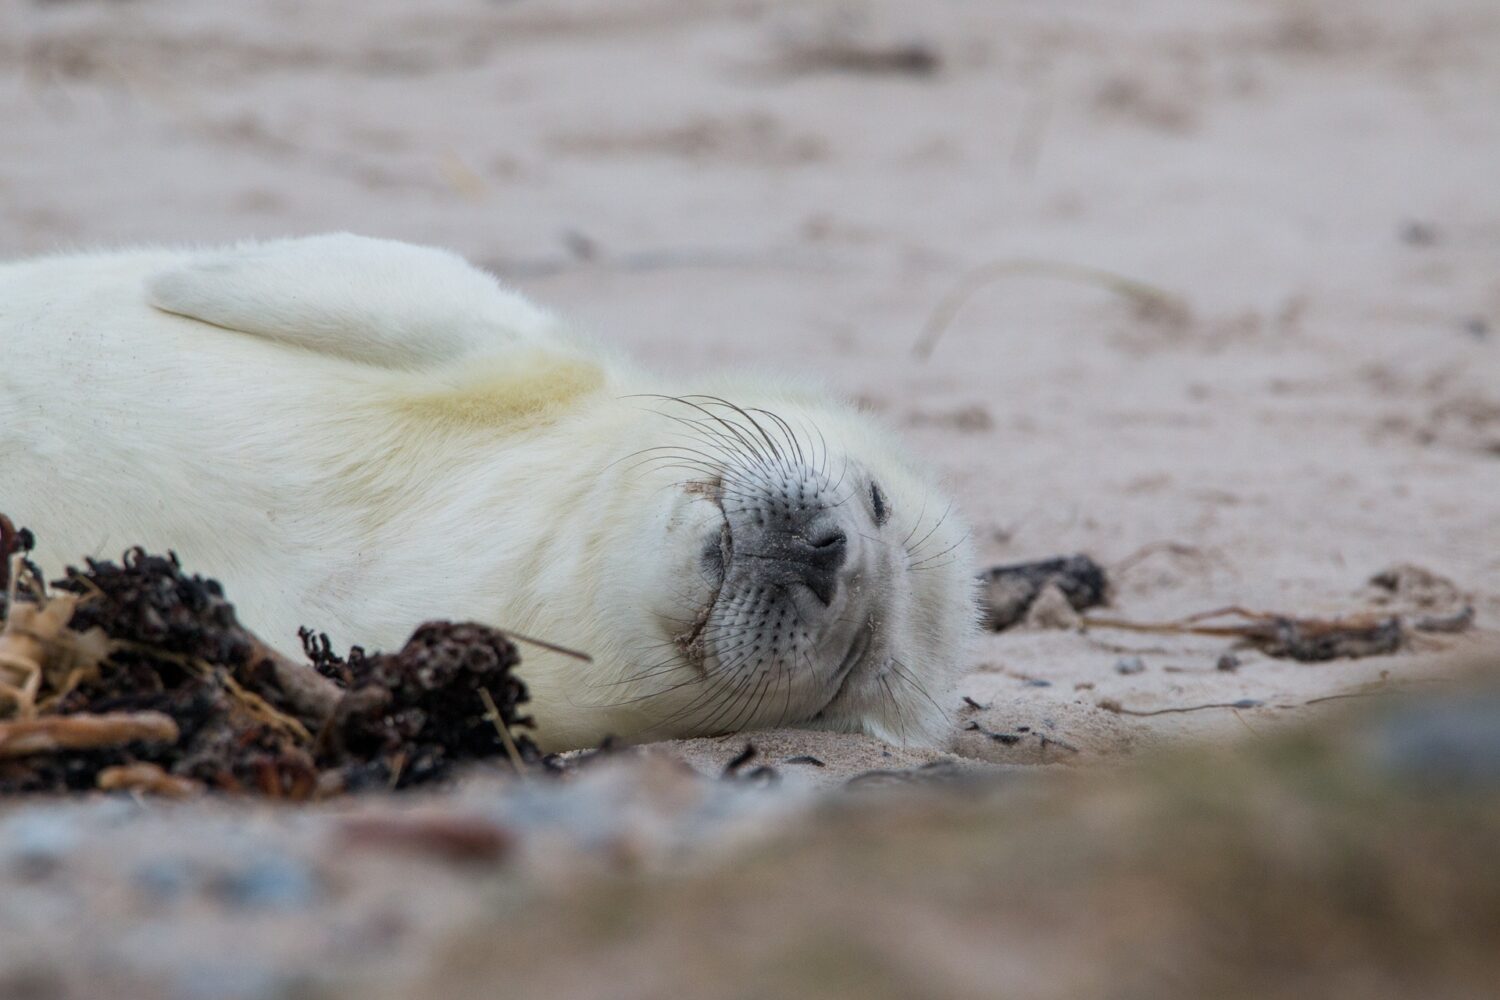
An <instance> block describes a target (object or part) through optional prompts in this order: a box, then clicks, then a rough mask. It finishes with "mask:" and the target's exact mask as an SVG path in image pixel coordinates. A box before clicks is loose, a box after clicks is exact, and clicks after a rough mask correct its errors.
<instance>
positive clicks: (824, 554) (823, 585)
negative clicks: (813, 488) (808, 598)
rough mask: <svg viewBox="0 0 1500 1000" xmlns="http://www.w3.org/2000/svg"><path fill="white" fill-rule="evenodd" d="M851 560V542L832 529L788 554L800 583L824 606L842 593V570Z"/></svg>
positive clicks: (834, 527)
mask: <svg viewBox="0 0 1500 1000" xmlns="http://www.w3.org/2000/svg"><path fill="white" fill-rule="evenodd" d="M848 556H849V539H848V537H847V536H845V534H844V532H843V529H841V528H839V527H836V526H830V527H828V528H826V529H824V530H823V531H821V532H819V533H817V534H815V535H813V536H811V537H809V538H806V539H803V540H800V544H797V545H794V546H792V547H791V552H789V553H788V557H789V558H788V560H787V561H788V562H790V563H791V564H792V566H793V568H794V571H795V572H796V574H797V579H798V580H799V581H800V582H801V583H802V584H804V585H805V586H806V587H807V589H808V590H811V591H812V592H813V595H814V596H815V597H817V599H818V600H820V601H822V602H823V604H824V606H827V605H830V604H832V603H833V595H834V594H836V593H838V589H839V570H841V569H843V568H844V561H845V560H846V559H847V558H848Z"/></svg>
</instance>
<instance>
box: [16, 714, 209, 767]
mask: <svg viewBox="0 0 1500 1000" xmlns="http://www.w3.org/2000/svg"><path fill="white" fill-rule="evenodd" d="M179 735H180V733H179V731H178V729H177V723H176V722H174V721H173V720H172V717H171V716H170V715H167V714H166V713H164V712H106V713H103V714H101V715H49V716H46V717H44V718H40V719H17V720H15V721H12V722H0V757H24V756H27V755H29V754H34V753H52V752H54V751H57V750H97V749H100V748H102V747H117V746H123V745H125V744H127V743H136V742H141V743H176V742H177V738H178V736H179Z"/></svg>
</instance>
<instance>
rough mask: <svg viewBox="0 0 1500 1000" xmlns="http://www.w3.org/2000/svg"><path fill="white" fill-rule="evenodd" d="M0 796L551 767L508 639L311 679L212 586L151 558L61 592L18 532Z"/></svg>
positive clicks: (422, 632)
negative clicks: (479, 765)
mask: <svg viewBox="0 0 1500 1000" xmlns="http://www.w3.org/2000/svg"><path fill="white" fill-rule="evenodd" d="M3 528H4V531H3V539H0V548H3V549H4V550H5V551H4V555H5V558H4V560H3V561H4V562H5V563H6V565H7V566H8V567H10V568H11V569H12V570H13V572H12V573H11V574H10V578H9V579H8V581H7V582H8V584H9V587H10V592H11V595H12V599H11V600H9V601H8V602H7V606H6V607H5V608H4V609H3V610H4V611H5V616H4V619H3V622H4V629H3V631H0V792H24V791H53V792H56V791H64V790H83V789H92V788H117V789H129V790H134V791H143V792H149V793H154V794H169V795H183V794H189V793H191V792H192V791H193V790H195V789H198V788H207V789H215V790H219V791H228V792H246V793H255V794H260V795H266V796H270V797H276V798H287V799H294V800H300V799H307V798H311V797H314V796H321V795H328V794H333V793H336V792H340V791H345V790H358V789H365V788H375V787H380V788H407V787H411V786H413V785H418V784H422V783H424V782H428V781H432V780H435V779H438V778H441V777H444V776H446V775H447V774H449V773H451V771H452V769H453V766H454V765H456V764H458V763H461V762H464V761H469V760H478V759H483V758H490V757H497V756H502V755H506V754H510V755H511V757H512V759H513V760H514V761H516V763H517V764H518V766H521V765H524V766H527V767H529V766H531V765H533V764H536V763H538V762H539V761H540V754H539V752H538V751H537V749H536V746H535V744H534V743H533V742H532V741H531V739H530V738H529V737H527V736H526V735H524V734H522V733H519V732H517V731H516V730H518V729H522V728H526V727H529V726H530V725H531V719H530V718H529V717H527V716H525V715H523V714H522V713H521V710H520V706H521V705H522V704H524V703H525V701H526V698H527V695H526V689H525V686H524V685H523V684H522V683H521V681H520V679H519V678H517V677H516V676H515V675H514V673H513V669H514V667H515V666H516V664H517V663H519V661H520V657H519V655H518V653H517V652H516V649H515V646H514V645H513V644H512V643H511V642H510V640H509V639H508V638H507V637H506V636H505V635H504V634H502V633H500V632H498V631H496V630H494V629H490V628H487V627H485V626H482V625H474V624H452V623H446V622H429V623H428V624H426V625H423V626H422V627H420V628H419V629H418V630H417V631H416V633H414V634H413V636H412V638H411V639H410V640H409V641H408V642H407V644H406V645H405V646H404V647H403V648H402V649H401V650H400V651H399V652H395V653H390V654H366V653H365V652H364V651H363V650H362V649H359V648H358V647H356V648H355V649H353V650H351V652H350V654H349V656H348V657H347V658H344V657H339V656H337V655H335V654H334V653H333V651H332V649H331V646H330V645H329V643H328V640H327V638H326V637H322V636H313V635H312V633H304V636H303V640H304V646H305V647H306V648H307V652H308V657H309V660H310V661H311V664H310V665H309V664H301V663H296V662H294V661H292V660H290V659H288V658H286V657H283V656H281V655H280V654H278V653H276V652H274V651H272V650H271V649H270V648H269V647H268V646H266V645H265V643H263V642H262V641H261V640H260V639H258V638H257V637H256V636H255V635H253V634H252V633H250V632H249V631H248V630H246V629H245V628H244V627H243V626H242V625H241V624H240V623H239V621H238V619H237V617H236V615H235V611H234V607H233V605H232V604H231V603H230V602H229V601H228V599H227V598H226V597H225V595H224V592H223V589H222V588H221V587H220V586H219V584H218V583H217V582H215V581H213V580H210V579H206V578H204V577H200V576H193V575H188V574H186V573H184V572H183V571H182V568H181V566H180V565H179V563H178V561H177V558H176V556H175V555H171V554H169V555H167V556H156V555H148V554H147V553H145V552H144V551H142V550H140V549H133V550H131V551H129V552H127V553H126V554H125V556H124V557H123V559H122V560H121V561H120V562H119V563H113V562H104V561H94V560H90V561H89V562H88V563H87V565H86V568H84V569H78V568H70V569H69V570H68V571H67V574H66V576H65V578H64V579H62V580H59V581H57V582H56V583H55V584H54V588H55V589H54V591H53V592H51V593H49V592H48V589H47V588H46V587H45V586H44V585H43V584H42V583H41V578H40V576H39V575H38V574H37V572H36V570H35V567H33V566H31V565H30V564H29V563H28V562H26V561H25V559H24V553H25V551H27V550H29V548H30V545H31V539H30V536H29V534H27V533H25V532H22V531H17V530H16V529H14V528H13V526H11V524H10V522H9V521H4V522H3Z"/></svg>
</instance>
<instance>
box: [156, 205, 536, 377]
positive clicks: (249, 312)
mask: <svg viewBox="0 0 1500 1000" xmlns="http://www.w3.org/2000/svg"><path fill="white" fill-rule="evenodd" d="M147 295H148V298H149V301H150V302H151V304H152V305H153V306H155V307H156V308H158V309H161V310H163V311H165V312H169V313H175V314H177V315H179V316H186V317H188V318H189V319H195V320H200V321H202V322H204V323H211V324H213V325H214V326H219V327H223V328H225V329H227V330H234V331H237V332H240V333H246V334H251V335H253V336H258V337H265V338H267V339H270V340H275V341H278V342H281V343H284V344H288V345H291V346H295V347H301V348H305V349H306V350H310V351H317V352H319V353H322V354H329V355H334V356H337V357H341V358H345V359H348V360H351V361H359V362H363V363H365V364H369V365H376V366H380V367H385V368H395V369H405V370H423V369H430V368H433V367H436V366H443V365H448V364H450V363H452V362H456V361H460V360H462V359H468V358H483V357H492V356H494V355H497V354H502V353H506V352H507V350H508V349H509V348H514V347H526V346H531V347H539V346H542V345H544V344H545V343H546V342H547V341H548V340H549V339H550V338H551V335H552V334H553V332H554V331H555V330H556V328H557V323H556V321H554V320H553V319H552V317H551V316H550V315H548V314H547V313H546V312H544V311H543V310H541V309H538V308H537V307H536V306H533V305H532V304H531V303H529V302H527V301H526V300H525V299H524V298H522V297H521V296H519V295H517V294H515V293H513V292H509V291H506V290H505V289H504V288H502V287H501V286H500V284H499V282H497V281H496V280H495V279H494V278H493V277H492V276H490V275H489V274H487V273H485V272H484V271H481V270H479V269H478V268H476V267H474V266H473V265H471V264H469V263H468V262H467V261H465V260H464V259H463V258H462V257H459V256H458V255H457V254H453V253H449V252H447V251H444V250H437V249H433V248H431V247H419V246H413V245H412V244H409V243H401V242H398V241H396V240H381V239H372V238H370V237H365V236H355V235H353V234H351V233H334V234H329V235H324V236H308V237H302V238H298V239H287V240H274V241H270V242H265V243H244V244H240V245H238V246H236V247H233V248H230V249H227V250H215V251H210V252H205V253H202V254H200V255H197V256H194V257H190V258H189V259H188V260H187V261H186V262H185V263H183V264H182V265H181V266H179V267H176V268H173V269H172V270H168V271H164V272H161V273H159V274H156V275H153V276H152V277H151V278H149V279H148V282H147Z"/></svg>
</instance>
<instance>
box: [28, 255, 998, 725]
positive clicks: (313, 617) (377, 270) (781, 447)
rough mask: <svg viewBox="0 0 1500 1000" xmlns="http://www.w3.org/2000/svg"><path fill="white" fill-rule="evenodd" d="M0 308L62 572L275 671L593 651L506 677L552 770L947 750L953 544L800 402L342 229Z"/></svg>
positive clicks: (56, 273) (115, 275) (963, 567)
mask: <svg viewBox="0 0 1500 1000" xmlns="http://www.w3.org/2000/svg"><path fill="white" fill-rule="evenodd" d="M0 302H3V303H5V308H3V309H0V341H3V342H4V343H5V344H6V349H7V361H9V362H13V364H8V365H7V370H9V371H11V372H24V373H25V378H24V379H23V378H16V377H13V376H7V375H6V374H4V373H0V455H6V456H8V459H7V483H6V486H7V496H6V498H5V500H6V504H7V506H8V507H10V508H11V510H10V512H11V513H12V514H13V515H16V516H18V517H19V518H20V520H21V522H22V523H27V524H30V525H31V526H33V527H34V528H36V529H38V534H39V537H41V538H43V539H45V540H46V542H47V544H48V545H50V546H51V547H50V548H48V549H45V550H43V551H42V552H41V553H40V555H41V557H42V558H43V560H44V561H45V562H46V563H47V568H48V569H49V570H52V571H57V570H60V568H61V566H62V565H63V564H64V562H65V561H66V560H68V559H72V558H76V557H77V555H78V553H79V552H82V551H96V552H101V553H110V552H113V551H118V550H120V549H123V548H124V547H126V546H128V545H132V544H137V543H144V544H147V545H150V546H152V547H159V548H172V549H174V550H176V551H177V552H178V553H179V554H180V556H181V557H182V559H183V560H184V561H185V562H186V563H188V564H189V565H193V566H197V567H202V568H203V569H204V570H206V571H210V572H213V573H214V574H215V575H217V576H219V577H220V578H221V579H223V580H224V582H225V584H226V586H227V587H228V588H229V592H230V593H232V594H234V595H236V597H237V600H238V602H239V609H240V612H241V616H242V619H243V620H244V621H245V622H246V623H247V624H248V625H249V626H250V627H252V628H254V629H255V630H256V631H257V632H259V633H260V634H262V635H263V636H264V637H266V638H267V639H268V640H269V641H272V642H274V643H276V644H277V645H278V646H280V647H281V648H283V649H285V650H287V651H289V652H294V651H295V650H296V648H297V640H296V630H297V627H298V626H299V625H302V624H310V625H316V626H317V627H319V628H326V629H327V630H328V631H329V632H330V634H331V636H332V637H333V639H334V640H335V641H336V642H338V643H341V644H349V643H359V644H362V645H365V646H385V647H391V646H396V645H398V644H399V643H400V642H401V641H402V640H403V639H404V638H405V636H406V635H407V634H408V633H409V632H410V631H411V629H412V628H413V627H414V626H415V625H417V624H419V623H420V622H421V621H423V620H426V619H429V618H437V617H442V618H454V619H472V620H476V621H481V622H485V623H488V624H492V625H496V626H498V627H501V628H511V629H514V630H516V631H518V632H523V633H527V634H535V635H538V636H541V637H544V638H546V639H549V640H552V641H554V642H557V643H559V644H561V645H564V646H570V647H574V648H580V649H583V650H586V651H587V652H589V653H590V654H591V655H592V656H593V662H592V663H580V662H577V661H574V660H570V659H567V658H565V657H561V656H556V655H553V654H548V653H545V652H528V656H527V658H526V660H525V662H524V664H523V665H522V669H521V673H522V676H523V678H524V679H525V680H526V682H527V684H528V685H529V687H530V689H531V693H532V698H533V705H534V707H535V715H536V717H537V720H538V724H539V730H540V737H541V739H540V742H542V743H543V745H545V746H547V747H548V748H552V749H560V748H566V747H572V746H582V745H586V744H590V743H593V742H596V741H598V740H599V739H601V738H602V737H603V736H605V735H606V734H611V733H612V734H615V735H617V736H620V737H624V738H631V739H649V738H657V737H668V736H684V735H691V734H700V733H719V732H727V731H732V730H737V729H743V728H750V727H756V726H765V725H777V724H813V725H819V726H825V727H830V728H838V729H848V730H863V731H865V732H869V733H872V734H874V735H877V736H880V737H882V738H885V739H889V740H893V741H931V740H935V739H938V738H940V737H941V736H942V735H943V732H944V729H943V726H944V718H943V713H942V710H941V708H939V704H940V703H941V696H942V692H943V691H944V690H945V689H946V688H947V687H948V685H949V683H950V682H951V680H952V679H953V677H954V676H955V674H956V673H957V671H958V670H959V669H960V668H961V666H962V664H963V662H964V660H965V657H966V655H967V650H968V648H969V643H970V641H971V638H972V635H973V632H974V627H975V626H974V623H975V617H976V616H975V615H974V592H973V590H974V584H973V573H972V566H971V563H972V559H971V553H970V549H969V545H968V542H967V534H966V532H965V531H964V529H963V528H962V527H961V525H960V524H959V519H958V518H957V516H956V515H955V514H954V513H953V512H952V503H951V501H950V500H949V499H948V498H947V496H946V495H945V493H944V491H943V490H942V488H941V486H940V485H939V484H938V482H937V480H936V479H935V477H933V476H932V475H931V473H930V472H928V471H926V470H924V469H923V468H921V467H920V466H919V465H918V464H916V463H914V462H912V461H910V460H909V459H908V458H906V457H905V456H904V455H903V454H901V453H900V452H899V450H897V448H896V446H895V445H894V443H893V441H894V439H893V436H892V435H891V433H890V432H889V431H888V430H887V429H885V428H883V427H881V426H879V425H878V423H876V422H875V420H874V419H873V418H872V417H871V416H869V415H868V414H865V413H862V412H860V411H858V410H857V409H855V408H854V407H852V406H850V405H848V404H846V403H845V402H843V401H842V400H840V399H838V398H837V397H835V396H834V395H832V394H831V393H829V392H827V391H826V390H824V389H822V388H820V387H818V386H817V385H814V384H808V383H797V382H788V381H786V380H765V379H752V378H745V377H736V376H734V375H724V376H716V377H713V378H708V379H704V380H701V381H700V382H699V383H698V384H696V385H682V384H678V383H676V382H674V381H669V380H666V379H662V378H660V377H658V376H655V375H653V374H651V373H650V372H647V371H644V370H642V369H640V368H638V367H636V366H634V365H632V364H630V363H628V362H626V361H624V360H622V359H621V358H620V357H619V355H618V354H617V353H616V352H613V351H610V350H608V349H606V348H605V347H603V346H602V345H599V344H597V343H594V342H591V341H588V340H586V339H584V338H581V337H578V336H575V335H574V334H572V333H571V332H570V331H569V330H568V329H567V328H566V327H565V326H564V324H562V323H561V322H559V321H558V320H556V319H555V318H554V317H553V316H552V315H551V314H549V313H547V312H545V311H544V310H542V309H539V308H537V307H536V306H533V305H532V304H530V303H529V302H527V301H526V300H525V299H524V298H522V297H521V296H519V295H517V294H515V293H514V292H512V291H509V290H507V289H505V288H503V287H501V285H500V284H499V283H498V282H497V281H496V280H495V279H494V278H493V277H492V276H490V275H488V274H486V273H484V272H482V271H480V270H478V269H476V268H473V267H471V266H470V265H469V264H467V263H466V262H464V261H463V260H462V259H461V258H459V257H456V256H454V255H452V254H449V253H447V252H445V251H440V250H433V249H428V248H423V247H415V246H411V245H408V244H404V243H396V242H392V241H387V240H373V239H368V238H363V237H358V236H352V235H348V234H339V235H330V236H319V237H309V238H304V239H294V240H282V241H274V242H268V243H247V244H241V245H238V246H234V247H228V248H224V249H220V250H213V251H206V252H196V251H156V250H152V251H145V250H142V251H126V252H120V253H113V254H93V255H84V256H77V257H54V258H43V259H39V260H34V261H23V262H19V263H14V264H9V265H4V266H0ZM81 383H85V384H81ZM40 412H46V413H47V414H48V418H47V420H46V421H45V422H42V421H38V420H37V419H35V417H34V414H36V413H40ZM13 469H14V470H17V471H15V472H14V473H13V472H12V471H11V470H13Z"/></svg>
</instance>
